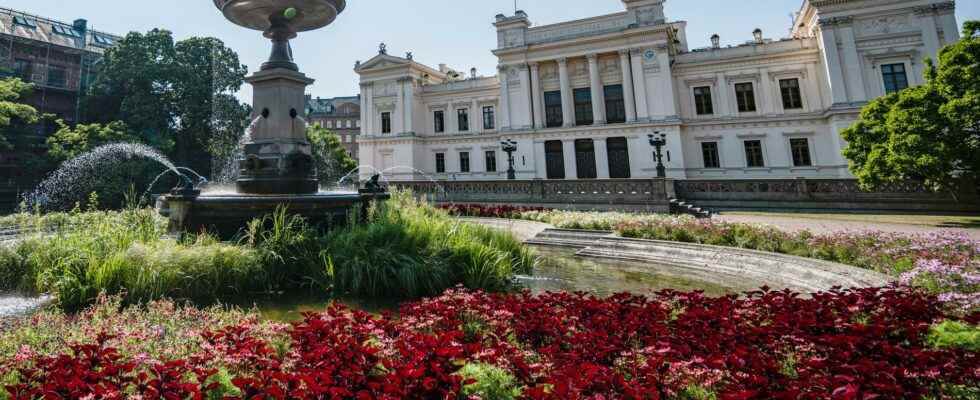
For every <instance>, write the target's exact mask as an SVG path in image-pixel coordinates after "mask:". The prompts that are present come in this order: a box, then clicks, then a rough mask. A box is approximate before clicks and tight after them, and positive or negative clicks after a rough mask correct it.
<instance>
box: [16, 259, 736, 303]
mask: <svg viewBox="0 0 980 400" xmlns="http://www.w3.org/2000/svg"><path fill="white" fill-rule="evenodd" d="M536 249H537V252H538V254H539V255H540V256H541V262H540V264H539V265H538V267H537V268H535V270H534V274H533V276H521V277H518V278H517V283H518V285H519V286H520V287H523V288H527V289H530V290H531V291H532V292H534V293H543V292H548V291H551V292H558V291H566V292H587V293H591V294H595V295H597V296H609V295H612V294H615V293H621V292H630V293H634V294H651V293H654V292H657V291H660V290H663V289H674V290H678V291H694V290H702V291H704V292H705V294H707V295H709V296H723V295H726V294H732V293H740V292H744V291H749V290H753V289H754V287H746V286H739V285H738V284H734V283H733V284H730V285H719V284H715V283H709V282H704V281H703V280H699V279H697V278H696V277H692V276H690V275H688V274H685V271H684V270H680V269H677V268H671V267H666V266H658V265H652V264H648V263H642V262H629V261H619V260H606V259H590V258H580V257H576V256H575V251H574V250H568V249H557V248H552V247H538V248H536ZM49 300H50V299H49V298H25V297H17V296H14V295H9V294H6V295H5V294H0V319H2V318H3V317H4V316H11V315H21V314H24V313H28V312H30V311H31V310H34V309H37V308H38V307H40V306H42V305H43V304H45V303H46V302H48V301H49ZM334 301H336V302H339V303H342V304H345V305H347V306H349V307H351V308H356V309H360V310H364V311H367V312H371V313H381V312H383V311H385V310H391V311H394V310H396V309H397V308H398V303H397V301H394V300H391V299H363V298H349V297H345V298H341V299H329V298H326V297H324V296H311V295H309V294H307V295H302V294H297V295H284V296H275V297H268V298H264V297H259V298H255V299H244V300H240V301H235V302H232V303H231V304H230V305H231V306H234V307H240V308H243V309H254V310H256V311H258V312H259V314H260V315H261V316H262V317H263V318H266V319H270V320H278V321H296V320H299V319H301V318H302V316H303V314H304V313H307V312H319V311H323V310H324V309H325V308H326V307H327V306H328V305H329V304H330V303H331V302H334Z"/></svg>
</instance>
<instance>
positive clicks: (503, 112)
mask: <svg viewBox="0 0 980 400" xmlns="http://www.w3.org/2000/svg"><path fill="white" fill-rule="evenodd" d="M497 69H498V70H499V76H500V119H501V122H500V130H501V131H507V130H510V128H511V119H510V84H509V82H508V80H509V77H508V73H507V69H508V67H506V66H503V65H501V66H499V67H497Z"/></svg>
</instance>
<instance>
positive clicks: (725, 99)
mask: <svg viewBox="0 0 980 400" xmlns="http://www.w3.org/2000/svg"><path fill="white" fill-rule="evenodd" d="M715 80H716V81H717V82H718V85H716V86H715V88H716V89H717V91H718V93H717V94H715V96H714V97H715V98H716V99H718V110H717V111H718V112H716V113H715V115H717V116H719V117H724V116H729V115H734V114H735V112H734V110H736V109H737V108H736V107H729V105H730V104H731V100H732V99H731V97H734V96H730V94H731V91H730V90H728V79H727V78H725V73H724V72H719V73H718V75H717V76H716V78H715Z"/></svg>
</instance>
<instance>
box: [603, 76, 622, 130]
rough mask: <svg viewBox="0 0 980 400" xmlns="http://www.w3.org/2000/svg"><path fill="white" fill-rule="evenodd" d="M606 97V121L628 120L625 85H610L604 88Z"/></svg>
mask: <svg viewBox="0 0 980 400" xmlns="http://www.w3.org/2000/svg"><path fill="white" fill-rule="evenodd" d="M603 92H604V93H605V95H606V96H605V97H606V122H608V123H610V124H621V123H624V122H626V103H625V101H624V97H623V85H609V86H606V87H605V88H603Z"/></svg>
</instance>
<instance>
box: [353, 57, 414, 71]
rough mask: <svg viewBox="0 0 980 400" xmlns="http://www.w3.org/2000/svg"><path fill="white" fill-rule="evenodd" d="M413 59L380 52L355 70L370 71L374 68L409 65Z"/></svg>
mask: <svg viewBox="0 0 980 400" xmlns="http://www.w3.org/2000/svg"><path fill="white" fill-rule="evenodd" d="M409 64H411V61H409V60H406V59H404V58H400V57H395V56H389V55H387V54H379V55H377V56H374V58H372V59H370V60H367V62H364V63H361V65H360V66H359V67H357V68H356V69H355V70H356V71H357V72H362V71H368V70H372V69H380V68H388V67H394V66H401V65H409Z"/></svg>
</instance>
